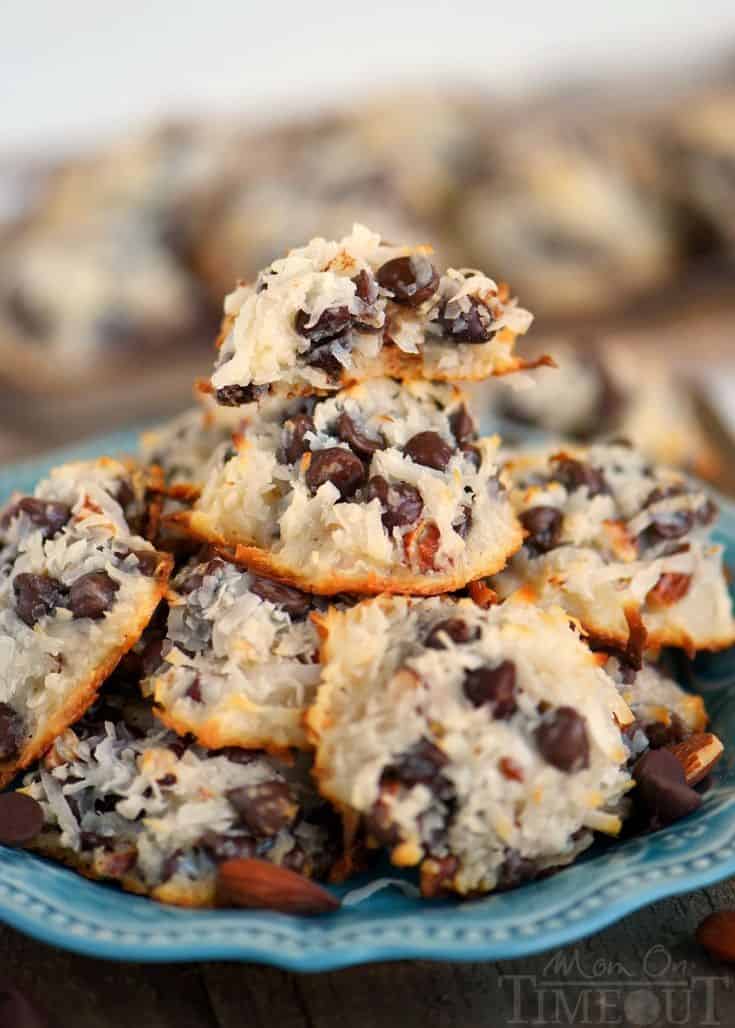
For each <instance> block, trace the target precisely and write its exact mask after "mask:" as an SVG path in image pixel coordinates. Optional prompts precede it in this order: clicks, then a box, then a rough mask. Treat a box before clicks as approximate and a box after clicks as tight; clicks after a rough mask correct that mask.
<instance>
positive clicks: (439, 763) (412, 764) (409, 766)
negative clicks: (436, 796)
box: [381, 738, 449, 789]
mask: <svg viewBox="0 0 735 1028" xmlns="http://www.w3.org/2000/svg"><path fill="white" fill-rule="evenodd" d="M448 763H449V758H448V757H447V755H446V753H444V752H443V751H442V750H440V749H439V747H438V746H435V745H434V743H433V742H431V741H430V740H429V739H426V738H422V739H419V741H418V742H417V743H415V744H414V745H413V746H411V747H410V748H409V749H407V750H406V751H405V752H404V753H402V754H401V755H400V756H399V757H398V758H397V759H396V760H395V762H394V763H392V764H389V765H388V766H387V767H386V768H385V769H384V771H383V774H382V776H381V782H382V783H383V784H386V783H390V782H399V783H400V784H401V785H405V786H406V787H407V788H409V789H410V788H411V787H412V786H414V785H427V786H431V785H432V783H434V781H435V779H436V778H437V777H441V776H440V775H439V772H440V770H441V769H442V768H443V767H444V766H445V765H446V764H448Z"/></svg>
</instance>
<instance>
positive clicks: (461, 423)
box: [449, 404, 477, 446]
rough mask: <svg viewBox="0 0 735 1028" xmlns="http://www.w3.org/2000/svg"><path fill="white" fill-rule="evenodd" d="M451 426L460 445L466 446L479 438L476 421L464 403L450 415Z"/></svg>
mask: <svg viewBox="0 0 735 1028" xmlns="http://www.w3.org/2000/svg"><path fill="white" fill-rule="evenodd" d="M449 427H450V428H451V429H452V434H453V435H454V438H455V439H456V440H457V445H458V446H465V445H466V444H467V443H471V442H473V441H474V440H475V439H476V438H477V429H476V428H475V422H474V420H473V418H472V416H471V415H470V413H469V412H468V410H467V408H466V407H465V405H464V404H461V405H460V406H459V407H458V408H457V409H456V410H455V411H454V412H453V413H452V414H450V415H449Z"/></svg>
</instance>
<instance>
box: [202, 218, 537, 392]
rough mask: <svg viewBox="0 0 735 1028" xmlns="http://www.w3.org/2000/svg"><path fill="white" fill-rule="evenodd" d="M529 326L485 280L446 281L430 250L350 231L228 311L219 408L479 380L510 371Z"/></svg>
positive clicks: (268, 275)
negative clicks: (368, 383)
mask: <svg viewBox="0 0 735 1028" xmlns="http://www.w3.org/2000/svg"><path fill="white" fill-rule="evenodd" d="M531 320H532V318H531V315H530V314H529V313H528V311H525V310H522V309H521V308H520V307H518V306H517V305H516V302H515V300H512V299H511V298H510V296H509V294H508V290H507V287H505V286H502V285H498V284H496V283H495V282H494V281H493V280H492V279H490V278H488V277H487V276H486V275H484V274H482V273H481V272H479V271H472V270H467V269H461V270H456V269H452V268H450V269H448V270H447V271H446V272H444V273H441V272H440V271H439V269H438V268H437V267H435V265H434V264H433V263H432V260H431V249H430V248H429V247H409V246H391V245H388V244H387V243H385V242H384V241H382V240H381V238H380V236H379V235H377V234H376V233H374V232H371V231H370V230H369V229H367V228H365V227H363V226H361V225H355V226H354V228H353V231H352V234H351V235H349V236H345V237H344V239H342V240H340V241H339V242H328V241H327V240H326V239H321V238H316V239H312V240H311V242H310V243H308V244H307V245H306V246H304V247H301V248H300V249H296V250H291V252H290V253H289V254H288V256H287V257H283V258H281V259H280V260H277V261H274V262H273V263H272V264H271V265H270V266H269V267H268V268H266V269H265V270H264V271H262V272H261V273H260V275H259V276H258V278H257V280H256V282H255V284H254V285H241V286H239V287H238V288H237V289H236V290H235V292H234V293H231V294H230V296H228V297H227V299H226V300H225V319H224V323H223V327H222V332H221V335H220V339H219V346H220V350H219V356H218V359H217V364H216V368H215V371H214V373H213V375H212V385H213V387H214V389H215V391H216V396H217V399H218V400H219V402H220V403H223V404H226V405H238V404H242V403H247V402H249V401H250V400H252V399H253V397H254V396H257V395H258V393H259V392H263V391H265V390H266V389H271V390H273V391H278V392H281V393H287V394H293V393H301V394H308V393H313V392H315V391H319V390H334V389H339V388H341V387H342V386H346V385H350V384H351V383H353V382H359V381H362V380H363V379H365V378H375V377H376V376H381V375H393V376H395V377H396V378H406V379H413V378H430V379H434V380H442V381H457V380H460V379H479V378H485V377H486V376H487V375H500V374H505V373H507V372H510V371H515V370H516V369H517V368H519V367H522V366H523V361H521V360H520V358H518V357H515V356H514V355H513V347H514V344H515V339H516V336H517V335H522V334H523V333H524V332H526V330H527V329H528V327H529V325H530V324H531Z"/></svg>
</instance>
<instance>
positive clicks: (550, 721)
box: [536, 707, 590, 772]
mask: <svg viewBox="0 0 735 1028" xmlns="http://www.w3.org/2000/svg"><path fill="white" fill-rule="evenodd" d="M536 744H537V746H538V748H539V750H540V752H541V756H542V757H543V758H544V760H545V761H546V762H547V763H549V764H551V765H552V766H553V767H555V768H558V769H559V771H566V772H572V771H581V770H583V769H584V768H586V767H589V764H590V742H589V738H588V736H587V721H586V719H585V718H584V717H582V715H581V714H578V713H577V711H576V710H574V708H573V707H557V708H556V710H554V711H552V712H551V713H550V714H548V715H546V716H545V717H544V720H543V721H542V722H541V724H540V725H539V726H538V728H537V729H536Z"/></svg>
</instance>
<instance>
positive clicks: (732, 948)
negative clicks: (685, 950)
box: [697, 910, 735, 963]
mask: <svg viewBox="0 0 735 1028" xmlns="http://www.w3.org/2000/svg"><path fill="white" fill-rule="evenodd" d="M697 942H698V943H699V944H700V945H701V946H704V948H705V949H706V950H707V952H708V953H709V954H710V955H711V956H713V957H717V959H718V960H726V961H728V963H733V962H735V910H718V911H716V912H715V913H714V914H709V915H708V916H707V917H705V919H704V921H702V923H701V924H700V926H699V928H697Z"/></svg>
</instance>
